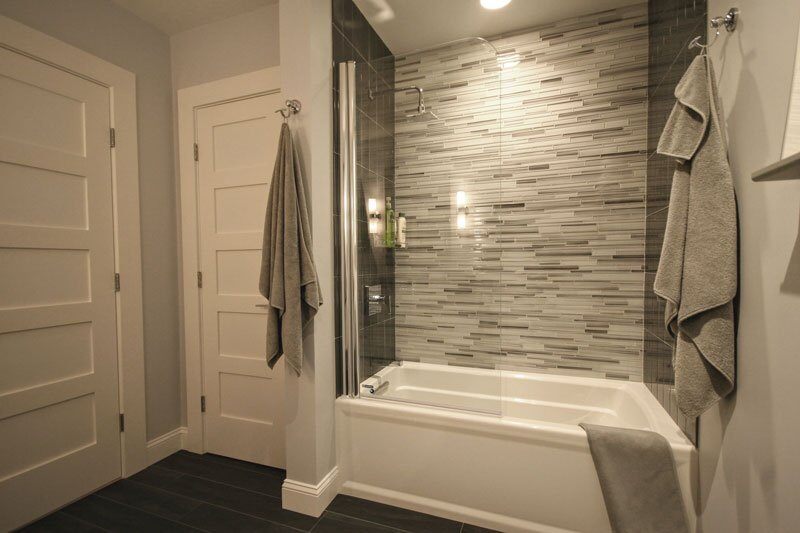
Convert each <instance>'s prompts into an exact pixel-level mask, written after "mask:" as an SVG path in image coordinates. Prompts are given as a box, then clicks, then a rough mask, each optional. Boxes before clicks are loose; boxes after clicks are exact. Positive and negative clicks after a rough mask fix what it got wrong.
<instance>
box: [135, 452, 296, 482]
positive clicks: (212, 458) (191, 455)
mask: <svg viewBox="0 0 800 533" xmlns="http://www.w3.org/2000/svg"><path fill="white" fill-rule="evenodd" d="M181 452H184V453H181ZM176 453H177V455H179V456H181V457H188V458H190V459H197V458H203V459H205V460H206V461H208V462H210V463H214V464H216V465H221V466H224V467H228V468H235V469H236V470H243V471H245V472H252V473H255V474H260V475H263V476H267V477H272V478H274V477H276V476H274V475H272V473H267V472H263V471H261V469H260V468H258V467H248V466H239V465H237V464H235V463H234V464H230V463H228V462H226V461H218V460H217V459H215V457H222V458H223V459H231V460H233V461H236V459H233V458H232V457H225V456H223V455H216V454H213V453H193V452H188V451H186V450H179V451H178V452H176ZM172 455H175V454H172ZM253 464H255V463H253ZM151 466H152V465H151ZM259 466H263V465H259ZM264 468H274V469H275V470H278V471H281V472H283V473H284V475H285V473H286V471H285V470H283V469H281V468H275V467H271V466H264Z"/></svg>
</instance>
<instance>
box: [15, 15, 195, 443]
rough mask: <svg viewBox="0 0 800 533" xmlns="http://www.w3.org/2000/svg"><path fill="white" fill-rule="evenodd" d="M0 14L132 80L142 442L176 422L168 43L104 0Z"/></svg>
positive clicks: (174, 241)
mask: <svg viewBox="0 0 800 533" xmlns="http://www.w3.org/2000/svg"><path fill="white" fill-rule="evenodd" d="M0 14H3V15H5V16H8V17H10V18H13V19H15V20H17V21H19V22H21V23H23V24H26V25H28V26H30V27H32V28H35V29H37V30H39V31H42V32H44V33H47V34H48V35H51V36H53V37H55V38H57V39H60V40H62V41H64V42H66V43H69V44H71V45H73V46H75V47H77V48H80V49H82V50H85V51H86V52H89V53H90V54H93V55H95V56H97V57H100V58H102V59H104V60H106V61H109V62H111V63H114V64H116V65H118V66H120V67H122V68H124V69H126V70H129V71H131V72H133V73H134V74H136V97H137V102H136V105H137V117H138V122H139V124H138V126H139V179H140V194H141V218H142V277H143V284H144V294H143V299H144V350H145V379H146V383H145V387H146V399H147V436H148V438H153V437H156V436H159V435H162V434H164V433H166V432H168V431H170V430H172V429H175V428H176V427H178V426H179V425H180V421H181V406H180V393H179V391H180V384H179V376H180V369H179V359H178V271H177V235H176V226H175V225H176V218H175V181H174V175H173V143H172V101H171V73H170V47H169V38H168V37H167V36H166V35H164V34H163V33H161V32H160V31H158V30H157V29H155V28H154V27H152V26H150V25H149V24H147V23H145V22H143V21H142V20H140V19H139V18H137V17H136V16H134V15H133V14H131V13H129V12H128V11H125V10H123V9H121V8H119V7H117V6H115V5H114V4H112V3H111V2H108V1H105V0H3V1H2V2H0ZM123 283H124V281H123Z"/></svg>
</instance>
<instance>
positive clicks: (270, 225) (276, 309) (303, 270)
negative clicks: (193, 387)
mask: <svg viewBox="0 0 800 533" xmlns="http://www.w3.org/2000/svg"><path fill="white" fill-rule="evenodd" d="M258 289H259V292H260V293H261V294H262V295H263V296H264V297H265V298H267V299H268V300H269V305H268V306H267V362H268V364H269V366H270V368H272V367H273V366H275V363H277V362H278V359H279V358H280V356H281V355H282V354H285V355H286V363H287V364H288V365H289V366H290V367H292V368H293V369H294V371H295V372H297V374H298V375H299V374H300V369H301V368H302V364H303V327H304V326H305V325H306V324H307V323H308V322H309V321H311V319H312V318H314V315H315V314H316V313H317V309H319V306H320V305H322V295H321V293H320V291H319V283H318V281H317V272H316V268H315V267H314V258H313V255H312V253H311V228H310V226H309V221H308V208H307V206H306V196H305V190H304V187H303V177H302V175H301V173H300V166H299V161H298V158H297V153H296V152H295V150H294V146H293V144H292V135H291V133H290V132H289V126H287V125H286V124H285V123H284V124H283V127H282V128H281V137H280V140H279V142H278V156H277V157H276V159H275V169H274V171H273V173H272V184H271V185H270V190H269V199H268V200H267V212H266V216H265V220H264V246H263V250H262V256H261V279H260V281H259V284H258Z"/></svg>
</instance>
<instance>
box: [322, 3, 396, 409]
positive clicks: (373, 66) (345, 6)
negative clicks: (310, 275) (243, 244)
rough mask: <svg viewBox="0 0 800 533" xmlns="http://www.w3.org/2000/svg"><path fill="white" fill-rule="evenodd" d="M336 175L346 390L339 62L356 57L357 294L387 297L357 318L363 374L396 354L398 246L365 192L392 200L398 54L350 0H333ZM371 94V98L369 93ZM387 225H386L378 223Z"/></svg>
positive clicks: (339, 332)
mask: <svg viewBox="0 0 800 533" xmlns="http://www.w3.org/2000/svg"><path fill="white" fill-rule="evenodd" d="M332 6H333V32H332V33H333V58H332V59H333V64H332V68H333V106H334V109H333V136H334V139H333V141H334V142H333V148H334V157H333V176H334V190H335V191H337V194H336V195H335V197H334V208H333V212H334V220H333V222H334V224H335V226H334V234H335V239H336V242H335V247H334V248H335V250H336V252H335V254H336V256H335V277H334V280H335V287H336V301H335V302H334V305H335V306H336V311H337V315H336V316H337V321H336V352H337V353H336V362H337V377H338V379H337V394H341V393H342V391H341V372H342V369H341V360H342V358H341V350H342V342H341V335H342V330H341V320H340V318H341V317H340V315H339V309H340V305H339V287H340V284H341V272H340V268H339V253H340V248H339V238H340V235H339V195H338V190H339V183H340V176H339V138H338V132H339V123H338V117H339V109H338V105H339V93H338V83H339V80H338V66H337V65H338V63H340V62H342V61H351V60H352V61H355V62H356V77H357V95H356V106H357V109H358V110H357V116H356V124H357V128H356V130H357V131H356V135H357V170H356V174H357V181H358V193H357V194H358V209H357V218H358V223H357V232H358V243H357V245H358V257H359V264H358V279H359V287H360V288H361V290H360V296H361V298H360V301H361V302H365V296H364V287H365V286H368V285H373V286H374V285H380V286H381V292H382V294H383V295H384V296H385V297H386V300H385V302H384V303H383V304H379V305H378V306H377V307H376V306H373V309H372V312H370V311H369V308H368V307H367V306H365V305H362V306H361V309H362V312H361V316H360V322H359V331H360V343H361V365H362V370H361V375H362V376H369V375H371V374H373V373H374V372H376V371H377V370H380V368H382V367H384V366H386V365H387V364H388V363H389V362H391V361H393V360H394V352H395V340H394V337H395V331H394V330H395V327H394V307H395V303H394V302H395V298H394V277H395V274H394V272H395V268H394V250H393V249H389V248H386V247H385V246H383V244H382V239H381V234H378V235H370V234H369V233H368V216H367V210H366V205H367V199H368V198H375V199H376V200H378V205H379V207H380V209H381V211H383V208H384V198H385V197H387V196H389V197H391V198H392V199H394V195H395V192H394V166H395V165H394V93H393V92H392V90H391V89H393V87H394V57H393V56H392V55H391V53H390V52H389V49H388V48H387V47H386V45H385V44H384V42H383V41H382V40H381V38H380V37H378V34H377V33H375V30H374V29H373V28H372V27H371V26H370V25H369V23H368V22H367V20H366V18H364V15H363V14H362V13H361V12H360V11H359V10H358V8H357V7H356V6H355V4H354V3H353V2H352V0H333V3H332ZM370 92H371V93H372V96H373V97H372V98H371V97H370ZM379 229H380V230H381V231H382V229H383V228H382V226H381V227H380V228H379Z"/></svg>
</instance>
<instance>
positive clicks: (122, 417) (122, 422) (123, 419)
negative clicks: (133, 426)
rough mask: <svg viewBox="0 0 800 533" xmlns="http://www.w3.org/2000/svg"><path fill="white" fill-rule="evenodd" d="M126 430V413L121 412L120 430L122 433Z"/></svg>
mask: <svg viewBox="0 0 800 533" xmlns="http://www.w3.org/2000/svg"><path fill="white" fill-rule="evenodd" d="M123 431H125V415H124V414H123V413H120V414H119V432H120V433H122V432H123Z"/></svg>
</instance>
